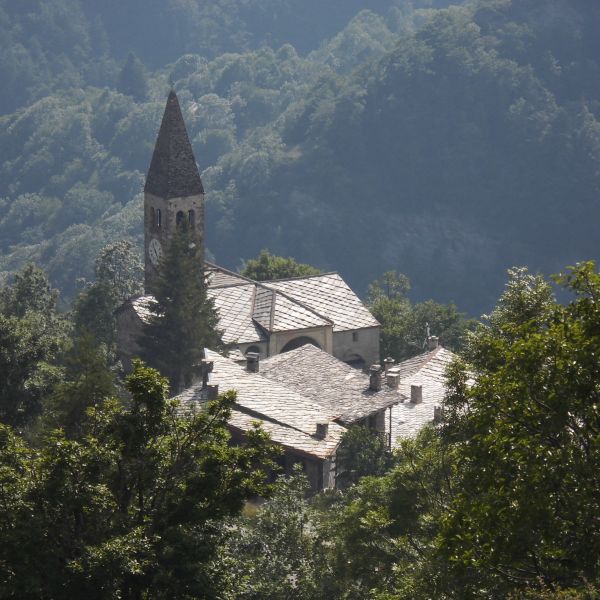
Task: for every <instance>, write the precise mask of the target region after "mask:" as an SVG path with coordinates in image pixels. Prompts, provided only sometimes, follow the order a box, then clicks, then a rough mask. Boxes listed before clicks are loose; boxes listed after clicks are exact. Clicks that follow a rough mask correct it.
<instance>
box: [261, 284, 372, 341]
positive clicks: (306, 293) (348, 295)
mask: <svg viewBox="0 0 600 600" xmlns="http://www.w3.org/2000/svg"><path fill="white" fill-rule="evenodd" d="M263 284H264V285H266V286H267V287H270V288H273V289H275V290H278V291H280V292H283V293H285V294H286V295H287V296H289V297H291V298H293V299H294V300H295V301H297V302H300V303H301V304H303V305H304V306H306V307H308V308H310V309H312V310H313V311H315V312H316V313H318V314H320V315H322V316H323V317H325V318H327V319H329V320H330V321H332V322H333V331H334V332H336V331H348V330H352V329H362V328H365V327H378V326H379V323H378V322H377V320H376V319H375V317H374V316H373V315H372V314H371V313H370V312H369V310H368V309H367V307H366V306H365V305H364V304H363V303H362V302H361V301H360V299H359V298H358V296H357V295H356V294H355V293H354V292H353V291H352V290H351V289H350V288H349V287H348V284H347V283H346V282H345V281H344V280H343V279H342V278H341V277H340V276H339V275H338V273H323V274H321V275H313V276H309V277H297V278H292V279H278V280H274V281H264V282H263Z"/></svg>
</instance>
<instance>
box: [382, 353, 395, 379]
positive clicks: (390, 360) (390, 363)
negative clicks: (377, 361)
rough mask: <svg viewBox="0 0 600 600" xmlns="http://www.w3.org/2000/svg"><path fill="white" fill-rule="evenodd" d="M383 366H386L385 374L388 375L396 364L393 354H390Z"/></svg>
mask: <svg viewBox="0 0 600 600" xmlns="http://www.w3.org/2000/svg"><path fill="white" fill-rule="evenodd" d="M383 366H384V367H385V374H386V375H387V374H388V372H389V370H390V369H391V368H392V367H393V366H394V359H393V358H392V357H391V356H388V357H387V358H386V359H385V360H384V361H383Z"/></svg>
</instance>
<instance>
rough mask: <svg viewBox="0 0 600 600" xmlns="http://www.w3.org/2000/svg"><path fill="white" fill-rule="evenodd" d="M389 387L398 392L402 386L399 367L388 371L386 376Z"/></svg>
mask: <svg viewBox="0 0 600 600" xmlns="http://www.w3.org/2000/svg"><path fill="white" fill-rule="evenodd" d="M386 380H387V384H388V387H389V388H391V389H393V390H397V389H398V387H399V386H400V369H399V368H398V367H392V368H391V369H389V370H388V371H387V376H386Z"/></svg>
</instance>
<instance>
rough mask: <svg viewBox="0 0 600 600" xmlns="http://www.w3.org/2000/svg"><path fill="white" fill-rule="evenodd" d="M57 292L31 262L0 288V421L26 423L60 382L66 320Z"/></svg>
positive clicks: (19, 425)
mask: <svg viewBox="0 0 600 600" xmlns="http://www.w3.org/2000/svg"><path fill="white" fill-rule="evenodd" d="M57 299H58V293H57V291H56V290H53V289H52V288H51V287H50V284H49V282H48V278H47V277H46V274H45V273H44V272H43V271H41V270H40V269H39V268H37V267H35V266H34V265H31V264H30V265H27V266H25V267H24V269H23V270H22V271H21V272H19V273H17V274H16V276H15V278H14V282H13V284H12V285H10V286H6V287H4V288H2V289H1V290H0V373H2V376H1V377H0V422H2V423H6V424H8V425H11V426H13V427H17V426H18V427H22V426H24V425H26V424H29V423H31V421H32V419H33V418H34V417H35V416H37V415H38V414H39V412H40V409H41V403H42V399H43V397H44V396H45V395H47V394H48V393H49V392H50V391H51V390H52V388H53V386H54V385H56V383H57V382H58V381H59V379H60V377H61V375H62V372H61V369H60V367H59V366H58V359H59V356H60V354H61V352H62V350H63V349H64V347H65V345H66V342H67V331H68V324H67V322H66V320H65V319H64V318H63V317H62V316H61V315H60V314H59V313H58V311H57V307H56V302H57Z"/></svg>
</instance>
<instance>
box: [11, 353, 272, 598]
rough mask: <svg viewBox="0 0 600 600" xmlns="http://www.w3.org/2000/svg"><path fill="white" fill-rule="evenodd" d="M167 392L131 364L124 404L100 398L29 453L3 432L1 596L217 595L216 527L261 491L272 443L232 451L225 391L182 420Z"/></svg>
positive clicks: (252, 436)
mask: <svg viewBox="0 0 600 600" xmlns="http://www.w3.org/2000/svg"><path fill="white" fill-rule="evenodd" d="M167 387H168V386H167V381H166V380H165V379H163V378H161V377H160V376H159V375H158V374H157V373H156V372H155V371H153V370H151V369H149V368H147V367H144V366H143V365H142V364H140V363H138V364H136V367H135V370H134V373H133V374H132V376H130V377H129V379H128V380H127V389H128V391H129V393H130V395H131V396H130V402H129V405H128V406H127V407H126V406H124V405H123V404H121V403H120V402H117V401H115V400H112V399H109V398H105V399H104V400H103V401H102V402H100V403H99V404H97V405H96V406H94V407H91V408H89V409H88V410H87V412H86V414H85V416H84V417H83V419H82V421H81V428H82V429H81V435H80V436H79V438H78V439H67V438H66V437H65V436H64V434H63V432H62V431H61V430H56V431H54V432H53V433H51V434H50V435H49V436H48V437H47V438H46V439H45V440H43V441H42V443H41V445H40V447H39V448H37V449H35V450H34V449H32V448H29V447H27V446H26V445H25V443H24V442H23V441H21V440H20V439H19V438H18V437H17V436H16V435H15V434H13V433H12V432H11V431H10V429H8V428H6V427H4V426H1V428H0V477H1V478H2V483H3V485H2V486H0V499H1V504H2V510H1V511H0V532H1V534H2V540H3V543H2V545H1V547H0V564H1V565H2V567H3V573H4V574H5V575H6V577H3V578H2V580H1V581H0V593H1V595H2V596H3V597H19V598H24V599H26V598H40V597H51V598H68V597H82V596H86V597H90V598H114V597H129V598H141V597H148V596H149V595H151V596H152V597H154V598H167V597H173V596H176V597H180V598H184V597H189V598H192V597H203V598H216V597H219V593H218V590H219V587H220V584H219V581H218V578H215V573H214V571H213V570H212V567H211V564H212V563H211V561H212V560H213V558H214V555H215V548H214V545H215V541H216V540H217V539H218V538H219V536H220V528H219V527H220V526H219V524H220V522H222V520H223V519H224V518H225V517H229V516H232V515H234V514H236V513H238V512H239V511H240V510H241V508H242V505H243V502H244V500H245V499H247V498H248V497H249V496H251V495H253V494H256V493H261V494H265V493H267V491H268V489H267V487H266V486H265V474H264V471H263V466H268V464H269V461H268V452H269V444H268V443H267V441H266V437H265V435H264V434H263V433H262V432H260V431H259V430H258V429H257V430H255V431H251V432H250V433H249V435H248V437H247V443H246V445H244V446H238V447H235V448H233V447H231V446H229V444H228V441H229V434H228V432H227V429H226V422H227V418H228V415H229V409H230V407H231V405H232V403H233V402H234V399H235V396H234V394H233V393H229V394H227V395H224V396H221V397H220V398H219V400H218V401H215V402H213V403H211V404H209V406H208V407H207V410H206V411H201V412H199V413H197V414H191V415H188V416H185V417H184V416H179V415H178V408H177V406H176V404H175V403H173V402H171V403H169V402H167V401H166V396H167ZM82 391H83V390H82ZM41 540H43V543H40V541H41Z"/></svg>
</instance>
